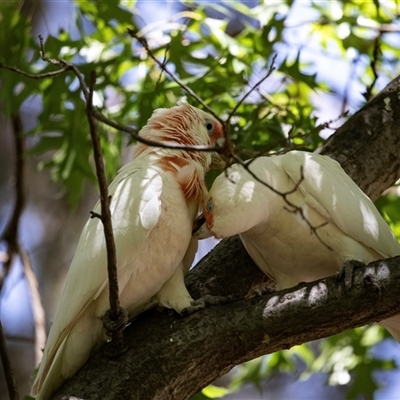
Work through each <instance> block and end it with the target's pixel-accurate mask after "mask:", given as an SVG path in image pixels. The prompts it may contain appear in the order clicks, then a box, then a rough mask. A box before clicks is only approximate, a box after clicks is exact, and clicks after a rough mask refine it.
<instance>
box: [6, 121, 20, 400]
mask: <svg viewBox="0 0 400 400" xmlns="http://www.w3.org/2000/svg"><path fill="white" fill-rule="evenodd" d="M12 125H13V132H14V138H15V202H14V209H13V212H12V214H11V218H10V220H9V221H8V224H7V226H6V228H5V230H4V232H3V234H2V237H1V239H2V240H4V241H5V242H6V244H7V257H6V260H5V262H4V263H3V268H2V274H1V278H0V291H1V290H2V288H3V285H4V281H5V278H6V277H7V275H8V273H9V271H10V269H11V265H12V262H13V260H14V258H15V255H16V254H17V253H18V250H19V243H18V224H19V220H20V217H21V214H22V210H23V208H24V204H25V195H24V180H23V178H24V173H23V172H24V140H23V137H22V122H21V118H20V116H19V115H16V116H13V117H12ZM0 352H1V361H2V364H3V370H4V375H5V378H6V382H7V388H8V392H9V396H10V400H18V398H19V396H18V389H17V383H16V380H15V377H14V372H13V369H12V366H11V363H10V360H9V355H8V351H7V343H6V338H5V336H4V330H3V326H2V324H1V322H0Z"/></svg>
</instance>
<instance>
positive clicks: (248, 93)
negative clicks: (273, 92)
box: [226, 54, 277, 123]
mask: <svg viewBox="0 0 400 400" xmlns="http://www.w3.org/2000/svg"><path fill="white" fill-rule="evenodd" d="M276 57H277V54H274V55H273V57H272V61H271V65H270V66H269V69H268V71H267V73H266V74H265V76H263V77H262V78H261V79H260V80H259V81H258V82H257V83H256V84H255V85H253V86H252V87H251V88H250V89H249V90H248V91H247V93H245V95H244V96H243V97H242V98H241V99H240V100H239V101H238V103H237V104H236V106H235V107H234V108H233V110H232V111H231V112H230V114H229V116H228V119H227V121H226V122H227V123H229V121H230V119H231V118H232V117H233V116H234V115H235V113H236V111H237V109H238V108H239V107H240V105H241V104H242V103H243V102H244V101H245V100H246V99H247V97H248V96H250V94H251V93H252V92H254V90H256V89H257V88H258V87H259V86H260V85H261V84H262V83H263V82H264V81H265V80H266V79H267V78H268V77H269V76H270V75H271V74H272V72H273V71H274V70H275V60H276Z"/></svg>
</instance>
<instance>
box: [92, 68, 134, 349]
mask: <svg viewBox="0 0 400 400" xmlns="http://www.w3.org/2000/svg"><path fill="white" fill-rule="evenodd" d="M95 82H96V75H95V73H94V72H92V73H91V80H90V88H89V91H88V96H87V103H86V115H87V119H88V122H89V128H90V136H91V138H92V145H93V153H94V161H95V165H96V174H97V180H98V183H99V189H100V204H101V215H100V219H101V222H102V224H103V227H104V237H105V242H106V248H107V271H108V282H109V300H110V313H109V317H110V319H111V320H113V321H116V320H118V318H120V316H121V314H123V313H122V311H121V306H120V302H119V289H118V276H117V253H116V249H115V241H114V233H113V228H112V222H111V211H110V198H109V196H108V189H107V182H106V176H105V171H104V162H103V157H102V151H101V145H100V138H99V134H98V130H97V123H96V119H95V118H94V117H93V114H92V109H93V92H94V85H95ZM92 213H93V212H92ZM94 214H96V215H95V216H98V214H97V213H93V214H92V215H94ZM126 322H127V321H126ZM126 322H125V324H124V323H122V324H120V325H119V326H118V329H115V330H111V335H112V343H113V344H114V347H115V348H116V351H117V352H118V353H120V352H122V351H123V350H124V343H123V334H122V331H123V329H124V328H125V325H126ZM108 330H109V331H110V329H108Z"/></svg>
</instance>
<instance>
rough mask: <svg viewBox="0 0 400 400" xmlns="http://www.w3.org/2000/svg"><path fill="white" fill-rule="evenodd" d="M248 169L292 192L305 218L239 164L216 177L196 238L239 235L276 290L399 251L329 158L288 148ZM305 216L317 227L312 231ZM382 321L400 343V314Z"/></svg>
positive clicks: (382, 223) (292, 199)
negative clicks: (351, 262)
mask: <svg viewBox="0 0 400 400" xmlns="http://www.w3.org/2000/svg"><path fill="white" fill-rule="evenodd" d="M249 169H250V170H251V171H252V172H253V173H254V174H255V176H256V177H257V178H259V179H260V180H261V181H263V182H265V183H267V184H268V185H270V186H271V187H272V188H274V189H275V190H277V191H278V192H279V193H281V194H285V193H289V192H291V191H293V192H291V193H290V194H288V195H287V200H288V201H289V202H290V203H291V204H293V205H295V206H296V207H298V208H299V209H301V210H302V212H303V216H304V218H303V217H302V216H301V215H300V214H299V213H298V212H295V209H293V207H291V206H290V205H289V204H288V203H287V202H285V199H284V198H283V196H282V195H280V194H279V193H274V192H273V191H272V190H270V189H269V188H268V187H266V186H265V185H263V184H262V183H260V182H258V181H257V180H256V179H254V177H252V176H251V175H250V173H249V172H248V171H246V170H245V168H244V167H243V166H241V165H239V164H235V165H233V166H232V167H230V168H229V169H228V170H227V171H226V173H225V172H224V173H222V174H221V175H219V176H218V177H217V178H216V179H215V181H214V183H213V185H212V187H211V189H210V192H209V194H208V197H207V198H206V199H205V202H204V210H203V214H204V217H205V219H206V223H205V224H203V225H202V226H201V227H199V228H198V230H197V231H196V232H195V233H194V237H196V238H198V239H200V238H205V237H208V236H211V235H214V236H215V237H216V238H220V239H222V238H226V237H229V236H233V235H236V234H240V238H241V240H242V242H243V244H244V247H245V248H246V250H247V252H248V253H249V255H250V256H251V257H252V259H253V260H254V262H255V263H256V264H257V265H258V267H259V268H260V269H261V270H262V271H263V272H264V273H265V274H267V275H268V276H269V277H270V278H271V279H272V280H273V281H274V282H275V284H276V289H277V290H280V289H285V288H289V287H292V286H294V285H296V284H298V283H299V282H310V281H314V280H316V279H320V278H324V277H327V276H329V275H334V274H335V273H337V272H338V271H339V270H341V268H342V267H343V265H346V264H348V263H349V261H350V260H356V261H360V262H362V263H370V262H372V261H375V260H378V259H381V258H389V257H394V256H397V255H400V244H399V243H398V241H397V239H396V238H395V236H394V234H393V232H392V231H391V230H390V228H389V226H388V225H387V223H386V222H385V220H384V219H383V218H382V216H381V215H380V214H379V212H378V210H377V209H376V207H375V206H374V204H373V203H372V201H371V200H370V199H369V198H368V197H367V196H366V195H365V194H364V193H363V192H362V191H361V189H360V188H359V187H358V186H357V185H356V184H355V183H354V182H353V181H352V180H351V178H350V177H349V176H348V175H347V174H346V173H345V172H344V171H343V169H342V168H341V166H340V165H339V164H338V163H337V162H336V161H334V160H332V159H331V158H329V157H326V156H321V155H318V154H314V153H307V152H301V151H291V152H288V153H286V154H284V155H279V156H271V157H259V158H256V159H254V160H252V161H251V162H250V164H249ZM296 185H298V187H297V189H296ZM306 220H307V221H308V223H309V224H310V225H311V226H313V227H318V228H317V229H315V231H313V230H312V229H310V225H309V224H308V223H307V222H306ZM317 235H318V236H317ZM380 324H381V325H383V326H384V327H385V328H386V329H387V330H388V331H389V332H390V333H391V334H392V335H393V337H394V338H395V339H396V340H397V341H398V342H400V315H399V316H395V317H393V318H389V319H386V320H384V321H381V322H380Z"/></svg>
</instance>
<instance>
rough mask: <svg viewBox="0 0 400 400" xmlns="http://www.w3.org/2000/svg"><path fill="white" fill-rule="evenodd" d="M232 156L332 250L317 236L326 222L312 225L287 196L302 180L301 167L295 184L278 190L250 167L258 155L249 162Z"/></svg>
mask: <svg viewBox="0 0 400 400" xmlns="http://www.w3.org/2000/svg"><path fill="white" fill-rule="evenodd" d="M232 158H233V159H235V160H236V161H237V162H238V163H239V164H240V165H241V166H242V167H243V168H244V169H245V170H246V171H247V172H248V173H249V174H250V175H251V176H252V177H253V178H254V179H255V180H256V181H257V182H259V183H261V184H262V185H264V186H266V187H267V188H268V189H269V190H271V191H272V192H274V193H275V194H277V195H278V196H281V197H282V198H283V200H284V201H285V203H286V204H287V205H288V206H289V208H285V209H286V210H287V211H288V212H291V213H294V214H299V215H300V216H301V218H302V220H303V221H304V222H305V223H306V224H307V225H308V227H309V228H310V230H311V232H312V233H314V235H315V236H316V237H317V239H318V240H319V242H320V243H321V244H322V245H324V246H325V247H326V248H327V249H329V250H333V249H332V248H331V247H330V246H329V245H328V244H326V243H325V242H324V241H323V240H322V239H321V237H320V236H319V234H318V232H317V230H318V229H320V228H322V227H323V226H325V225H326V224H325V223H324V224H321V225H318V226H313V225H312V224H311V222H310V221H309V220H308V219H307V217H306V216H305V215H304V211H303V209H302V207H299V206H296V205H295V204H294V203H292V202H291V201H290V200H289V199H288V196H289V195H290V194H292V193H294V192H295V191H296V190H297V189H298V188H299V186H300V184H301V182H303V180H304V174H303V167H300V179H299V181H298V182H296V184H295V186H294V187H293V188H292V189H290V190H289V191H287V192H284V193H282V192H280V191H279V190H277V189H275V188H274V187H273V186H271V185H270V184H268V183H267V182H265V181H264V180H262V179H261V178H260V177H258V176H257V175H256V174H255V173H254V172H253V171H252V170H251V169H250V165H251V164H252V162H253V161H255V160H256V159H257V158H258V157H256V158H253V159H252V160H250V162H244V161H243V160H242V159H241V158H240V157H238V156H237V155H236V154H232Z"/></svg>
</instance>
